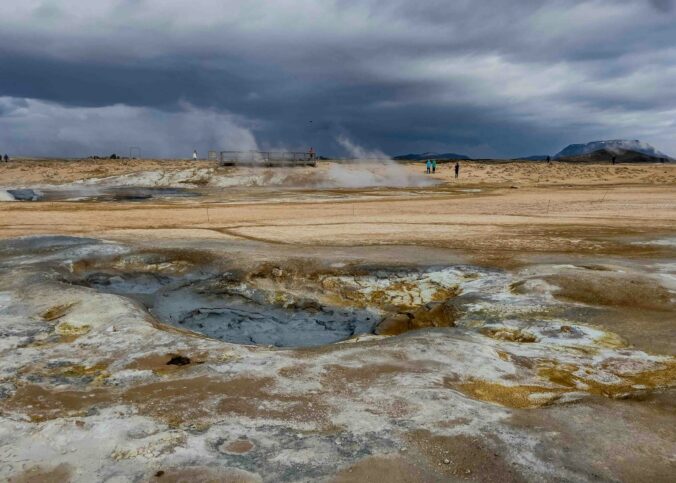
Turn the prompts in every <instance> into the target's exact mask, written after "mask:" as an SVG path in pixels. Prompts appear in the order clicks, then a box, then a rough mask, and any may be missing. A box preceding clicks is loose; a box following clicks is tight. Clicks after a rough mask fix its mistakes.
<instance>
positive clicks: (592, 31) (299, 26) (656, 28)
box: [0, 0, 676, 156]
mask: <svg viewBox="0 0 676 483" xmlns="http://www.w3.org/2000/svg"><path fill="white" fill-rule="evenodd" d="M16 3H17V4H18V5H14V6H13V7H12V8H10V9H9V12H8V13H7V14H6V15H5V17H6V18H5V22H4V23H3V27H2V28H1V29H0V45H2V47H1V48H0V61H1V64H0V68H1V71H0V128H2V130H1V131H0V145H1V146H8V147H7V148H3V149H8V150H9V149H11V150H15V151H17V150H24V151H25V152H26V153H27V154H31V153H41V154H46V153H49V152H50V151H52V152H53V151H54V150H60V151H61V153H56V152H54V154H65V153H67V154H72V155H77V154H89V153H90V152H101V150H104V149H105V150H110V149H115V146H116V143H117V145H119V146H128V145H129V144H130V143H132V142H134V143H142V142H144V139H147V141H145V143H144V144H145V145H147V146H149V148H148V149H149V150H151V151H154V152H153V153H149V154H154V153H156V154H158V155H160V154H162V155H172V154H177V155H178V154H183V153H189V152H191V151H192V148H193V146H194V147H197V148H198V149H200V150H201V151H205V150H207V149H212V148H213V149H225V148H228V147H232V146H231V145H233V146H234V145H237V146H251V143H252V142H253V141H252V139H253V137H252V136H255V139H256V142H257V143H258V145H259V146H260V147H285V148H293V149H298V148H306V147H307V146H308V145H310V144H312V145H314V146H315V147H318V148H319V150H320V151H321V152H324V153H329V154H338V155H340V154H343V153H344V151H343V148H342V147H341V143H339V142H338V138H339V137H340V136H346V137H348V138H352V139H353V140H354V141H355V142H357V143H359V144H362V145H364V146H366V147H368V148H373V149H380V150H382V151H385V152H387V153H390V154H397V153H401V152H409V151H425V150H438V151H447V150H448V151H461V152H466V153H468V154H470V155H473V156H513V155H523V154H528V153H547V152H553V151H555V150H557V149H559V148H560V147H562V145H565V144H567V143H569V142H584V141H587V140H591V139H595V138H603V137H612V138H615V137H631V138H641V139H642V140H644V141H647V142H651V143H654V144H656V145H658V147H659V148H662V149H663V150H666V151H671V152H675V153H676V141H674V140H673V136H672V133H673V130H674V128H676V126H675V125H674V119H676V90H675V89H676V88H675V87H674V86H676V48H675V47H674V45H676V12H674V9H673V2H671V1H668V0H645V1H639V0H590V1H576V0H550V1H544V2H543V1H542V0H519V1H512V2H504V1H502V0H484V1H471V0H456V1H454V2H452V3H449V2H446V1H438V0H431V1H428V2H411V1H408V0H407V1H404V0H387V1H385V0H368V1H363V0H333V1H317V0H277V1H275V2H271V1H268V2H265V1H260V0H258V1H256V0H252V1H246V2H244V1H234V0H231V1H225V2H223V1H215V0H194V1H193V2H182V1H178V0H163V1H160V0H118V1H114V0H100V1H97V2H89V1H84V0H60V1H58V2H57V1H55V0H25V1H23V2H16ZM22 103H23V104H22ZM106 116H107V117H108V120H106V118H105V117H106ZM125 116H128V120H127V121H125ZM83 119H86V120H87V123H89V124H91V123H94V124H96V123H98V126H99V128H97V127H96V126H89V125H87V124H83V122H82V120H83ZM207 119H208V120H210V121H209V122H222V123H223V126H224V127H223V128H220V127H218V128H214V127H209V123H208V122H204V121H201V120H207ZM113 120H114V121H115V122H112V121H113ZM125 124H128V125H130V126H133V129H131V130H130V129H129V128H128V127H125ZM196 126H199V129H196ZM104 128H105V129H104ZM78 130H79V131H81V133H80V134H79V135H78ZM202 131H203V132H202ZM143 135H145V136H146V138H144V137H143ZM238 136H240V137H241V139H240V137H238Z"/></svg>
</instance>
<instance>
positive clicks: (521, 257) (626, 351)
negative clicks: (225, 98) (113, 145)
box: [0, 160, 676, 482]
mask: <svg viewBox="0 0 676 483" xmlns="http://www.w3.org/2000/svg"><path fill="white" fill-rule="evenodd" d="M461 164H462V168H461V173H460V178H459V179H457V180H456V179H455V178H454V176H453V172H452V165H451V164H448V165H440V166H439V168H438V170H437V173H436V174H435V175H430V176H427V175H424V174H423V173H422V171H423V168H422V165H421V164H417V165H413V164H409V165H403V166H397V167H394V168H393V167H388V166H385V165H383V164H380V163H378V164H374V163H360V164H357V165H337V164H334V163H322V164H320V165H319V166H318V167H317V168H309V167H308V168H296V169H291V168H284V169H267V168H217V167H215V166H214V165H212V164H209V163H207V162H199V163H193V162H186V161H153V160H146V161H136V160H134V161H132V160H121V161H113V160H110V161H108V160H105V161H90V160H87V161H57V160H54V161H48V160H42V161H35V160H23V161H21V160H20V161H13V162H11V163H9V164H7V165H6V164H4V163H0V200H5V201H0V274H2V277H0V350H1V351H2V352H1V353H2V354H3V355H2V357H1V358H0V478H2V479H9V481H69V480H72V481H83V482H84V481H109V482H118V481H160V482H161V481H260V480H263V481H317V480H323V481H341V482H342V481H401V482H409V481H411V482H413V481H465V480H468V481H496V480H500V481H672V479H673V474H674V473H675V472H676V429H674V428H676V397H675V396H676V392H675V391H676V359H675V356H676V307H675V297H676V165H673V164H666V165H618V166H610V165H573V164H559V163H552V164H551V165H547V164H544V163H497V162H496V163H478V162H462V163H461ZM130 189H132V191H130ZM17 190H23V191H21V193H18V192H17ZM26 190H28V191H26ZM15 199H34V200H35V201H14V200H15ZM275 324H277V325H275Z"/></svg>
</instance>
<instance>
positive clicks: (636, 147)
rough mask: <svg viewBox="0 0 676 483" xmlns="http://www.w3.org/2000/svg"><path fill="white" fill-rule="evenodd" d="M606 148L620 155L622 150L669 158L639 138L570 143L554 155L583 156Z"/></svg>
mask: <svg viewBox="0 0 676 483" xmlns="http://www.w3.org/2000/svg"><path fill="white" fill-rule="evenodd" d="M602 150H605V151H607V152H611V153H612V152H615V154H616V155H620V154H621V153H622V152H634V153H640V154H644V155H646V156H649V157H652V158H669V156H667V155H666V154H664V153H662V152H660V151H658V150H657V149H655V148H654V147H653V146H651V145H650V144H648V143H643V142H641V141H639V140H633V141H630V140H625V139H613V140H609V141H592V142H590V143H586V144H570V145H568V146H566V147H565V148H564V149H563V150H561V151H560V152H558V153H557V154H556V155H554V159H560V158H568V157H573V156H583V155H585V154H590V153H593V152H596V151H602Z"/></svg>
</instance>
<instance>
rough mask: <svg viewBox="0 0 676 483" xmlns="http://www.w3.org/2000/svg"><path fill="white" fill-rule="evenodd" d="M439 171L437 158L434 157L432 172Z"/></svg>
mask: <svg viewBox="0 0 676 483" xmlns="http://www.w3.org/2000/svg"><path fill="white" fill-rule="evenodd" d="M436 172H437V160H436V159H433V160H432V174H434V173H436Z"/></svg>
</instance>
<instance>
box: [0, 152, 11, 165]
mask: <svg viewBox="0 0 676 483" xmlns="http://www.w3.org/2000/svg"><path fill="white" fill-rule="evenodd" d="M3 159H4V160H5V163H9V156H7V153H5V156H4V157H3V156H2V155H0V161H2V160H3Z"/></svg>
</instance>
